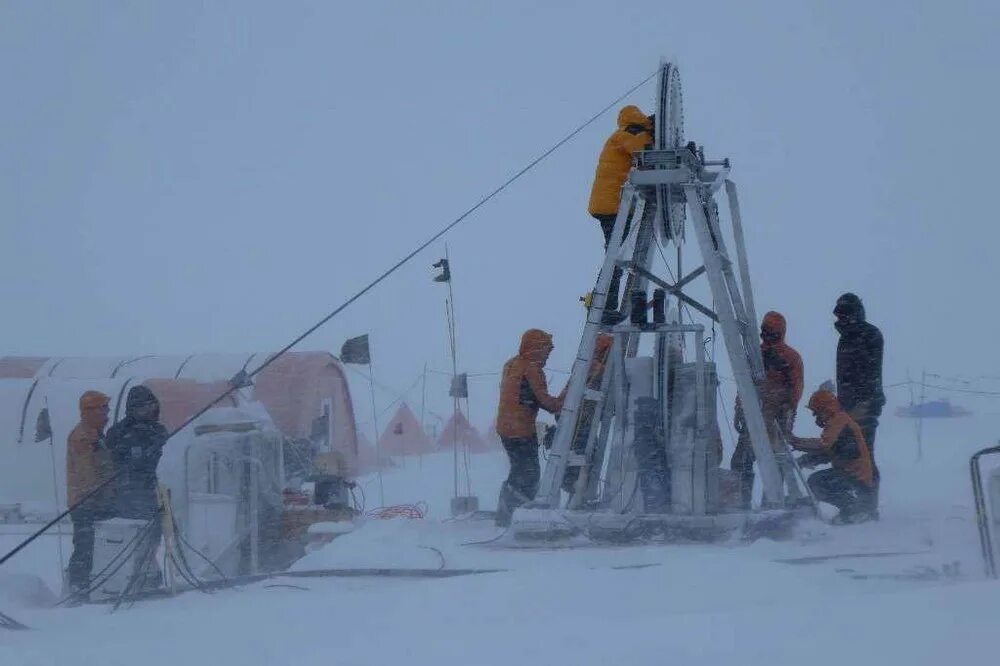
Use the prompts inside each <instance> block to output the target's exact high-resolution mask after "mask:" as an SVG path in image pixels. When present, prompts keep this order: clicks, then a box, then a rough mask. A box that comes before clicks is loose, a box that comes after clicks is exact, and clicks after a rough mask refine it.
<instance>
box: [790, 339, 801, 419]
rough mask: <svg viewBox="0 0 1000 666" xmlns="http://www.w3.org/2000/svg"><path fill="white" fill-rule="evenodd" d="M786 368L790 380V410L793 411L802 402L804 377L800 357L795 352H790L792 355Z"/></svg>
mask: <svg viewBox="0 0 1000 666" xmlns="http://www.w3.org/2000/svg"><path fill="white" fill-rule="evenodd" d="M788 366H789V373H788V374H789V375H790V378H791V380H792V387H791V388H792V396H791V397H792V408H793V409H795V408H797V407H798V406H799V401H800V400H802V387H803V383H804V375H805V369H804V367H803V364H802V356H800V355H799V353H798V352H796V351H795V350H792V353H791V354H789V359H788Z"/></svg>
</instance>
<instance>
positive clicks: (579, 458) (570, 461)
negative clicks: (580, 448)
mask: <svg viewBox="0 0 1000 666" xmlns="http://www.w3.org/2000/svg"><path fill="white" fill-rule="evenodd" d="M586 464H587V456H585V455H583V454H580V453H573V454H570V456H569V457H568V458H566V466H567V467H583V466H584V465H586Z"/></svg>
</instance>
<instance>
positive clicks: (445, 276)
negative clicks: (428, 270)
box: [434, 259, 451, 282]
mask: <svg viewBox="0 0 1000 666" xmlns="http://www.w3.org/2000/svg"><path fill="white" fill-rule="evenodd" d="M434 268H440V269H441V272H440V273H438V274H437V275H435V276H434V281H435V282H451V266H449V265H448V260H447V259H442V260H440V261H438V262H437V263H435V264H434Z"/></svg>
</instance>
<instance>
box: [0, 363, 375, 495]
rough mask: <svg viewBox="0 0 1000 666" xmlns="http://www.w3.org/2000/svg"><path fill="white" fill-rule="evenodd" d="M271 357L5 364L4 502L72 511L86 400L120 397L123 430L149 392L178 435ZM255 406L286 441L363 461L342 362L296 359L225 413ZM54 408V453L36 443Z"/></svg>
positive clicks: (228, 403)
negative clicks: (69, 446)
mask: <svg viewBox="0 0 1000 666" xmlns="http://www.w3.org/2000/svg"><path fill="white" fill-rule="evenodd" d="M267 357H268V355H267V354H244V355H236V354H232V355H201V356H198V355H196V356H187V357H163V356H160V357H154V356H147V357H132V358H125V357H121V358H93V359H89V358H37V357H4V358H0V503H12V502H20V503H23V504H25V505H26V507H27V508H29V509H30V508H33V507H34V508H37V509H38V510H39V511H49V510H51V508H52V507H53V506H56V505H58V506H64V504H65V500H66V487H65V451H66V437H67V436H68V435H69V432H70V431H71V430H72V429H73V427H74V426H75V425H76V423H77V422H78V420H79V410H78V402H79V398H80V395H82V394H83V393H84V392H85V391H87V390H98V391H101V392H103V393H105V394H107V395H108V396H109V397H110V398H111V404H110V406H111V420H112V422H114V421H115V420H118V419H120V418H122V417H123V416H124V409H125V396H126V395H127V393H128V389H129V388H131V387H133V386H136V385H137V384H144V385H146V386H148V387H149V388H150V389H151V390H152V391H153V393H154V394H156V395H157V397H158V398H159V399H160V401H161V404H162V408H161V420H162V421H163V422H164V424H165V425H166V426H167V427H168V428H170V429H174V428H176V427H177V426H179V425H180V424H181V423H183V422H184V421H185V420H187V419H188V418H189V417H190V416H192V415H193V414H195V413H196V412H197V411H199V410H200V409H201V408H202V407H204V406H205V405H206V404H208V403H209V402H211V401H212V400H213V399H214V398H216V397H217V396H219V395H221V394H222V393H223V392H225V390H226V388H227V383H226V382H227V381H228V380H229V379H230V378H231V377H233V376H234V375H235V374H237V373H238V372H239V371H240V370H244V369H253V368H255V367H257V366H259V365H260V363H262V362H263V361H264V360H266V359H267ZM252 403H260V404H261V405H262V406H263V408H264V410H265V411H266V417H267V419H268V420H269V421H271V422H273V423H274V425H275V426H276V427H277V429H278V430H279V431H280V433H281V434H282V435H284V436H285V437H290V438H295V439H311V440H313V441H317V440H325V445H324V446H325V447H329V448H331V449H333V450H336V451H340V452H341V453H343V455H344V456H345V457H346V458H347V459H348V461H349V462H350V463H357V462H358V453H359V451H358V442H357V432H356V430H355V424H354V410H353V407H352V404H351V397H350V391H349V389H348V385H347V381H346V378H345V377H344V374H343V371H342V369H341V367H340V364H339V363H338V362H337V360H336V359H335V358H334V357H333V356H332V355H330V354H328V353H325V352H292V353H289V354H287V355H285V356H283V357H282V358H280V359H278V360H276V361H275V362H274V363H273V364H272V365H270V366H269V367H268V368H267V369H266V370H264V371H263V372H261V373H260V374H259V375H258V376H257V377H256V378H255V382H254V386H253V387H252V388H248V389H242V390H241V391H240V392H239V395H238V396H236V395H234V396H232V397H230V398H227V399H226V400H224V401H223V402H221V403H220V404H219V405H218V406H219V407H221V408H232V407H234V406H237V405H244V404H252ZM45 407H48V413H49V419H50V422H51V429H52V438H51V443H52V446H54V447H55V448H54V450H53V451H50V449H49V441H50V440H49V439H47V438H46V439H43V440H42V441H40V442H36V441H35V439H36V438H35V429H36V422H37V421H38V418H39V414H40V413H41V411H42V410H43V409H44V408H45ZM169 446H170V445H169V444H168V447H169ZM53 453H54V454H55V460H56V462H55V473H56V483H55V488H53V480H52V473H53V463H52V456H53ZM57 494H58V498H57Z"/></svg>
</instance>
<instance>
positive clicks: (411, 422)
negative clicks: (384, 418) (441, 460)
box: [378, 402, 437, 456]
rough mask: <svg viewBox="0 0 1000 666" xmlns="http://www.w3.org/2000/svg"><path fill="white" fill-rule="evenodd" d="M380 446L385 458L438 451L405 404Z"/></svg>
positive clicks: (393, 419) (385, 430) (387, 430)
mask: <svg viewBox="0 0 1000 666" xmlns="http://www.w3.org/2000/svg"><path fill="white" fill-rule="evenodd" d="M378 445H379V449H380V450H381V452H382V455H383V456H416V455H421V454H424V453H432V452H434V451H436V450H437V448H436V447H435V446H434V442H433V441H431V438H430V437H428V436H427V433H426V432H424V430H423V428H421V427H420V422H419V421H418V420H417V417H416V416H414V414H413V411H412V410H411V409H410V407H409V405H407V404H406V403H405V402H404V403H403V404H401V405H400V406H399V409H397V410H396V414H395V415H394V416H393V417H392V420H391V421H389V423H388V425H386V426H385V429H384V430H383V431H382V436H381V437H379V438H378Z"/></svg>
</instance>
